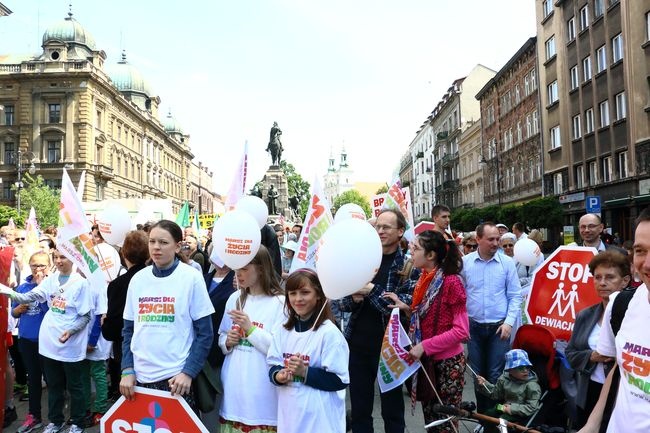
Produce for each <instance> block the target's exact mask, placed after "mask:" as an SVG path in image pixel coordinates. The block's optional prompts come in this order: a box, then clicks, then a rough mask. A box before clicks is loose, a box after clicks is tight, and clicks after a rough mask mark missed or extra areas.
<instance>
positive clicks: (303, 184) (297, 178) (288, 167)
mask: <svg viewBox="0 0 650 433" xmlns="http://www.w3.org/2000/svg"><path fill="white" fill-rule="evenodd" d="M280 169H281V170H282V171H283V172H284V175H285V176H286V177H287V183H288V187H289V197H293V196H295V197H297V198H298V200H299V202H300V204H299V206H298V213H299V214H300V220H301V221H303V220H304V219H305V215H307V207H308V206H309V199H310V198H311V186H310V185H309V182H307V181H306V180H304V179H303V178H302V176H301V175H300V174H299V173H298V172H297V171H296V168H295V167H294V166H293V164H290V163H288V162H287V161H284V160H282V161H280Z"/></svg>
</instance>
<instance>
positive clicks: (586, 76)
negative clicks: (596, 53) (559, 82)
mask: <svg viewBox="0 0 650 433" xmlns="http://www.w3.org/2000/svg"><path fill="white" fill-rule="evenodd" d="M591 77H592V73H591V57H590V56H587V57H585V58H584V59H582V81H589V80H591Z"/></svg>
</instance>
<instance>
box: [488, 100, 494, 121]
mask: <svg viewBox="0 0 650 433" xmlns="http://www.w3.org/2000/svg"><path fill="white" fill-rule="evenodd" d="M487 123H488V125H491V124H493V123H494V105H492V104H490V105H489V106H488V107H487Z"/></svg>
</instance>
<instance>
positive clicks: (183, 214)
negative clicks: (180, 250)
mask: <svg viewBox="0 0 650 433" xmlns="http://www.w3.org/2000/svg"><path fill="white" fill-rule="evenodd" d="M176 224H178V225H179V226H181V228H182V229H184V228H185V227H187V226H189V225H190V204H189V202H185V203H183V207H182V208H181V211H180V212H179V213H178V215H176Z"/></svg>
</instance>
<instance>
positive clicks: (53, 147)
mask: <svg viewBox="0 0 650 433" xmlns="http://www.w3.org/2000/svg"><path fill="white" fill-rule="evenodd" d="M60 160H61V140H48V142H47V162H49V163H55V162H59V161H60Z"/></svg>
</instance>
